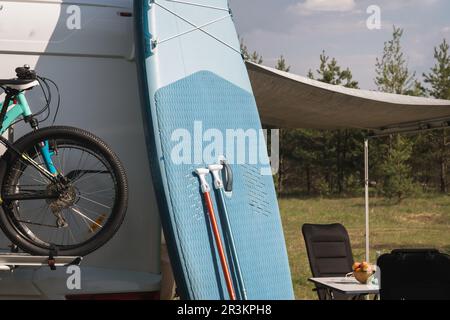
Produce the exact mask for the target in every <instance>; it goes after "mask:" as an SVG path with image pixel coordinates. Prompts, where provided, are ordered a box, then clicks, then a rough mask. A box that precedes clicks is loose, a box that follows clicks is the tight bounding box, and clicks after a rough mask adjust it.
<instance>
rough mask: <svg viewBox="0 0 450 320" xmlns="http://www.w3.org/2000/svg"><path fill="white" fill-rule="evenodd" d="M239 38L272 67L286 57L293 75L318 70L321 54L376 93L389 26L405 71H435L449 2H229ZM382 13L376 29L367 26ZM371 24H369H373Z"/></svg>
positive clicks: (447, 33) (449, 35)
mask: <svg viewBox="0 0 450 320" xmlns="http://www.w3.org/2000/svg"><path fill="white" fill-rule="evenodd" d="M229 4H230V6H231V8H232V10H233V16H234V21H235V23H236V27H237V30H238V33H239V35H240V37H241V38H243V39H244V41H245V44H246V45H247V47H248V48H249V49H250V50H252V51H253V50H256V51H258V52H259V53H260V54H262V56H263V59H264V62H263V64H264V65H267V66H274V65H275V64H276V61H277V58H278V57H279V56H280V55H284V56H285V58H286V60H287V63H288V65H290V66H291V72H293V73H296V74H299V75H306V74H307V73H308V70H309V69H312V70H313V71H314V70H316V69H317V67H318V64H319V55H320V54H321V52H322V50H325V52H326V54H327V55H329V56H330V57H335V58H336V59H337V61H338V63H339V65H341V66H342V67H344V68H346V67H349V68H350V70H351V71H352V73H353V77H354V79H355V80H357V81H358V82H359V85H360V87H361V88H362V89H376V86H375V84H374V81H373V79H374V78H375V62H376V58H377V57H380V56H381V55H382V52H383V46H384V42H385V41H388V40H390V39H391V37H392V28H393V27H392V26H393V25H395V26H397V27H401V28H403V29H404V34H403V37H402V47H403V52H404V53H405V55H406V58H407V61H408V66H409V68H410V70H411V71H415V72H416V75H417V78H418V79H419V80H421V81H422V80H423V77H422V73H423V72H428V71H429V70H430V68H431V67H432V66H433V65H434V58H433V52H434V47H435V46H438V45H439V44H440V43H441V42H442V40H443V39H444V38H445V39H447V41H448V42H450V1H449V0H229ZM372 5H375V6H377V7H378V8H379V10H380V18H381V19H380V22H381V23H380V28H379V29H369V28H368V27H367V23H366V22H367V20H368V19H369V17H371V16H372V15H373V13H374V11H371V12H370V13H367V10H368V8H369V7H370V6H372ZM371 21H373V20H371Z"/></svg>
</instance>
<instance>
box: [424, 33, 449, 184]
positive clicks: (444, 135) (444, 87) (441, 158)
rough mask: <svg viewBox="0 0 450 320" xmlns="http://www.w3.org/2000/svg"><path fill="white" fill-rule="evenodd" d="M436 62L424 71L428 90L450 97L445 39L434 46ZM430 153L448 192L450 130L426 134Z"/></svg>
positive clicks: (431, 92)
mask: <svg viewBox="0 0 450 320" xmlns="http://www.w3.org/2000/svg"><path fill="white" fill-rule="evenodd" d="M434 58H435V60H436V64H435V65H434V67H433V68H431V70H430V72H429V73H424V74H423V77H424V79H425V83H427V84H428V85H429V88H427V89H426V92H427V93H428V94H430V95H431V96H432V97H434V98H436V99H450V52H449V45H448V43H447V41H446V40H445V39H444V40H443V41H442V43H441V44H440V45H439V47H435V48H434ZM426 143H427V144H428V147H429V150H428V152H429V154H431V157H432V158H433V159H434V160H435V161H436V162H437V164H438V166H439V180H440V181H439V184H440V191H441V192H443V193H446V192H447V191H448V186H447V184H448V183H447V171H448V163H449V158H450V151H449V148H448V147H449V145H450V141H449V139H448V130H441V131H434V132H430V133H428V134H427V135H426Z"/></svg>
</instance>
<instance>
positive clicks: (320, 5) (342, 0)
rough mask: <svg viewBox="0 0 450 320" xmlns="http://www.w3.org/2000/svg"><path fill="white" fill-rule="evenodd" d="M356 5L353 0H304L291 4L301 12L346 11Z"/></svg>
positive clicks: (351, 9)
mask: <svg viewBox="0 0 450 320" xmlns="http://www.w3.org/2000/svg"><path fill="white" fill-rule="evenodd" d="M355 7H356V4H355V0H305V1H304V2H301V3H297V4H296V5H294V6H292V9H294V10H296V11H297V12H299V13H301V14H307V13H312V12H348V11H353V10H354V9H355Z"/></svg>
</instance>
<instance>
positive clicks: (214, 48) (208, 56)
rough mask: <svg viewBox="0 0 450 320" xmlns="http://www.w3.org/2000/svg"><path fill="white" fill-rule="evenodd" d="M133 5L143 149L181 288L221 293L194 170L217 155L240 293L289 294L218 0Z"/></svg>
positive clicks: (243, 84)
mask: <svg viewBox="0 0 450 320" xmlns="http://www.w3.org/2000/svg"><path fill="white" fill-rule="evenodd" d="M134 5H135V20H136V30H135V33H136V53H137V61H138V72H139V77H140V84H141V95H142V105H143V114H144V123H145V127H146V130H147V144H148V153H149V159H150V163H151V168H152V176H153V180H154V185H155V190H156V194H157V198H158V206H159V210H160V216H161V222H162V226H163V230H164V235H165V238H166V242H167V246H168V250H169V255H170V259H171V263H172V266H173V270H174V275H175V279H176V283H177V287H178V290H179V293H180V295H181V297H182V298H183V299H212V300H215V299H229V296H228V292H227V289H226V285H225V281H224V276H223V272H222V269H221V265H220V260H219V257H218V252H217V248H216V245H215V241H214V238H213V235H212V231H211V224H210V221H209V219H208V215H207V212H206V209H205V206H204V204H203V203H204V201H203V197H202V193H201V190H200V183H199V179H198V177H197V176H196V175H195V174H194V171H195V169H197V168H199V167H207V165H209V164H213V163H215V162H216V160H217V159H218V157H219V156H220V155H224V156H225V157H226V158H227V159H228V162H229V163H230V165H231V168H232V171H233V178H234V179H233V180H234V181H233V192H232V193H231V194H228V195H227V196H226V197H225V202H226V206H227V208H228V213H229V220H230V225H231V229H232V232H233V235H234V238H235V239H234V240H235V246H236V252H237V256H238V259H239V260H240V267H241V274H242V278H243V281H244V284H245V287H246V291H247V296H248V299H252V300H254V299H262V300H264V299H293V298H294V294H293V289H292V281H291V275H290V270H289V263H288V257H287V252H286V245H285V240H284V235H283V230H282V226H281V219H280V214H279V209H278V203H277V198H276V194H275V189H274V184H273V178H272V176H271V175H270V174H268V172H267V171H270V170H268V167H269V166H270V165H269V164H268V155H267V148H266V145H265V140H264V135H263V133H262V130H261V123H260V119H259V115H258V111H257V107H256V103H255V99H254V96H253V93H252V88H251V85H250V81H249V78H248V74H247V70H246V67H245V64H244V61H243V59H242V56H241V54H240V46H239V39H238V36H237V33H236V30H235V27H234V23H233V20H232V16H231V11H230V10H229V6H228V2H227V1H226V0H195V1H194V0H192V1H191V0H189V1H188V0H186V1H184V0H183V1H182V0H170V1H169V0H154V1H142V0H137V1H135V2H134ZM256 141H257V142H256ZM255 158H256V160H255ZM208 179H209V183H210V185H211V189H213V188H212V185H213V184H212V181H211V180H212V179H211V177H208ZM211 193H212V200H213V203H214V204H215V210H216V215H217V214H218V212H219V207H218V205H217V199H218V197H217V198H216V196H215V194H214V193H213V192H211ZM224 244H225V247H227V245H228V244H227V242H226V241H224ZM227 252H228V253H229V250H228V251H227ZM232 259H233V257H232V256H230V255H228V261H229V262H230V261H231V260H232ZM230 266H232V263H231V262H230ZM231 271H232V272H231V273H232V277H233V279H234V282H235V283H236V274H235V272H236V270H235V268H232V270H231ZM237 294H238V297H241V298H242V292H239V291H238V292H237Z"/></svg>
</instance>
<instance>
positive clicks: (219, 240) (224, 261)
mask: <svg viewBox="0 0 450 320" xmlns="http://www.w3.org/2000/svg"><path fill="white" fill-rule="evenodd" d="M195 172H196V173H197V175H198V177H199V178H200V183H201V188H202V192H203V195H204V198H205V204H206V208H207V210H208V215H209V220H210V222H211V226H212V229H213V234H214V239H215V240H216V245H217V250H218V251H219V258H220V263H221V265H222V270H223V275H224V277H225V283H226V285H227V290H228V294H229V296H230V300H236V293H235V292H234V288H233V283H232V281H231V276H230V269H229V266H228V263H227V259H226V257H225V252H224V250H223V245H222V238H221V237H220V234H219V228H218V227H217V220H216V215H215V214H214V207H213V204H212V201H211V195H210V193H209V192H210V190H211V189H210V187H209V184H208V182H207V181H206V176H207V175H209V170H208V169H204V168H200V169H197V170H195Z"/></svg>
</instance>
